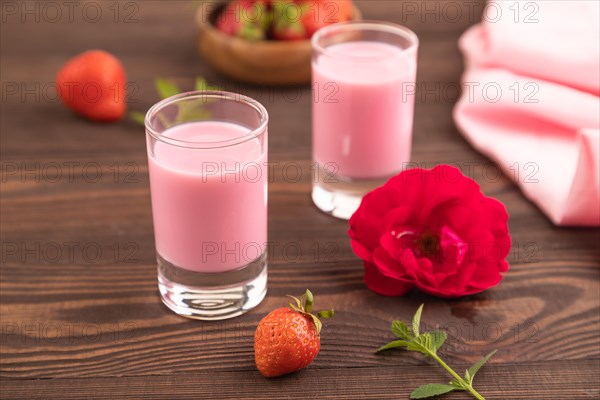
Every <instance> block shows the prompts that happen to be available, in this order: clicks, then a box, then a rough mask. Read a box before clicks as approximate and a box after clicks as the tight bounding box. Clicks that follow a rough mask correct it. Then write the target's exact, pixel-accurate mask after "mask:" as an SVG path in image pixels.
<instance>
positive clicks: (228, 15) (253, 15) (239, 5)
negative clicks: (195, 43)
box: [216, 0, 271, 40]
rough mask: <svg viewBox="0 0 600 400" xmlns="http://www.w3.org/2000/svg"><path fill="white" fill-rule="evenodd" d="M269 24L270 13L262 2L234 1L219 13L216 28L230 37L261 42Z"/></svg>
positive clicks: (254, 0) (253, 0) (250, 0)
mask: <svg viewBox="0 0 600 400" xmlns="http://www.w3.org/2000/svg"><path fill="white" fill-rule="evenodd" d="M270 22H271V18H270V11H269V9H268V7H267V4H266V2H265V1H264V0H263V1H256V0H234V1H232V2H230V3H228V4H227V6H226V7H225V9H224V10H223V11H222V12H221V14H220V15H219V17H218V18H217V21H216V26H217V29H219V30H220V31H221V32H223V33H225V34H227V35H230V36H238V37H241V38H244V39H249V40H261V39H265V38H266V36H267V30H268V28H269V24H270Z"/></svg>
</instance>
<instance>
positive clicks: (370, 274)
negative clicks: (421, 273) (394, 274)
mask: <svg viewBox="0 0 600 400" xmlns="http://www.w3.org/2000/svg"><path fill="white" fill-rule="evenodd" d="M364 266H365V278H364V279H365V284H366V285H367V287H368V288H369V289H371V290H372V291H374V292H375V293H379V294H381V295H383V296H402V295H403V294H405V293H406V292H408V291H409V290H410V289H412V288H413V284H412V283H411V282H410V281H407V280H403V279H393V278H390V277H388V276H385V275H382V274H381V273H380V272H379V271H378V269H377V268H376V267H375V265H374V264H372V263H364Z"/></svg>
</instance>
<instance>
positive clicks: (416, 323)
mask: <svg viewBox="0 0 600 400" xmlns="http://www.w3.org/2000/svg"><path fill="white" fill-rule="evenodd" d="M424 305H425V304H421V306H420V307H419V308H418V309H417V312H416V313H415V316H414V317H413V321H412V330H413V333H414V335H415V336H416V337H418V336H419V327H420V325H421V313H422V312H423V306H424Z"/></svg>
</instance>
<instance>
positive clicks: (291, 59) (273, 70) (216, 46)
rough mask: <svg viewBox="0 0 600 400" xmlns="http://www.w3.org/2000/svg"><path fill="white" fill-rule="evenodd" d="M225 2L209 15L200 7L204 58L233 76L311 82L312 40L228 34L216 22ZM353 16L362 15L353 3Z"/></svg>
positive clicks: (259, 80) (250, 80)
mask: <svg viewBox="0 0 600 400" xmlns="http://www.w3.org/2000/svg"><path fill="white" fill-rule="evenodd" d="M224 6H225V3H223V4H221V5H220V6H217V7H215V8H214V9H213V10H212V12H211V13H210V15H209V16H208V18H207V17H206V11H205V10H204V9H203V8H202V7H199V9H198V12H197V13H196V25H197V26H198V31H199V36H198V47H199V50H200V53H201V54H202V55H203V56H204V59H205V60H207V61H208V62H209V63H210V64H212V65H213V66H214V67H215V68H216V69H217V70H219V71H220V72H221V73H223V74H225V75H227V76H228V77H230V78H233V79H236V80H239V81H243V82H248V83H254V84H262V85H295V84H305V83H309V82H310V73H311V72H310V69H311V67H310V61H311V52H312V50H311V46H310V40H309V39H307V40H294V41H279V40H261V41H250V40H246V39H242V38H239V37H235V36H229V35H226V34H224V33H223V32H221V31H219V30H218V29H217V28H216V27H215V26H214V21H215V20H216V17H217V16H218V15H219V13H220V12H221V11H222V10H223V8H224ZM352 19H353V20H360V19H362V15H361V13H360V10H359V9H358V8H356V6H354V8H353V18H352Z"/></svg>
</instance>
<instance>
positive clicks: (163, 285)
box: [157, 251, 267, 321]
mask: <svg viewBox="0 0 600 400" xmlns="http://www.w3.org/2000/svg"><path fill="white" fill-rule="evenodd" d="M157 261H158V289H159V291H160V296H161V298H162V302H163V303H164V304H165V305H166V306H167V307H169V308H170V309H171V310H173V311H174V312H175V313H177V314H179V315H181V316H183V317H187V318H194V319H200V320H207V321H215V320H221V319H228V318H233V317H237V316H238V315H241V314H243V313H245V312H246V311H249V310H251V309H253V308H254V307H256V306H257V305H258V304H260V302H261V301H262V300H263V299H264V298H265V295H266V294H267V252H266V251H265V252H264V253H263V254H262V255H261V256H260V257H259V258H257V259H256V260H254V261H252V262H251V263H249V264H247V265H245V266H243V267H241V268H238V269H235V270H233V271H227V272H215V273H205V272H194V271H190V270H187V269H183V268H180V267H177V266H175V265H173V264H171V263H170V262H168V261H167V260H165V259H164V258H163V257H161V255H160V254H157Z"/></svg>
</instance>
